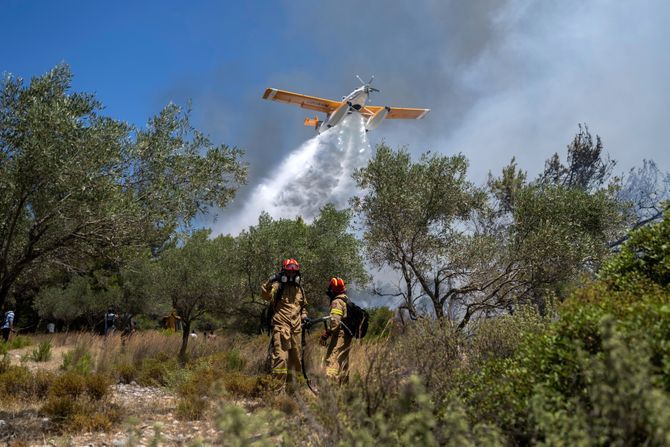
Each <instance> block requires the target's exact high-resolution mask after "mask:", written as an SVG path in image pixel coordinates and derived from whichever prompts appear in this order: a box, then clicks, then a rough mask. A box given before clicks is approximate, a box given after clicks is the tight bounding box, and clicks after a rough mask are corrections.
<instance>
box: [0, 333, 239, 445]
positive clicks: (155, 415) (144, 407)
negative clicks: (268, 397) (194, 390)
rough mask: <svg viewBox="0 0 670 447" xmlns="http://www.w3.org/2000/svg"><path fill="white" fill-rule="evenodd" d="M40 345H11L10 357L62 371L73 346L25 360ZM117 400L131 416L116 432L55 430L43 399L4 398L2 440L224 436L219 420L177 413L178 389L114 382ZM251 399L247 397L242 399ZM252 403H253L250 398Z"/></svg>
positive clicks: (95, 441) (159, 441)
mask: <svg viewBox="0 0 670 447" xmlns="http://www.w3.org/2000/svg"><path fill="white" fill-rule="evenodd" d="M33 349H35V346H34V345H33V346H29V347H26V348H22V349H16V350H12V351H10V362H11V364H14V365H24V366H26V367H28V368H29V369H30V370H31V371H35V370H38V369H43V370H50V371H56V370H58V368H59V367H60V365H61V364H62V362H63V354H64V353H66V352H68V350H70V349H72V347H71V346H54V347H53V348H52V353H53V355H52V359H51V360H50V361H48V362H39V363H37V362H33V361H23V362H22V361H21V358H22V357H24V356H25V355H26V354H30V353H31V352H32V350H33ZM111 401H112V402H113V403H118V404H121V405H122V406H123V408H124V411H125V414H126V417H125V421H124V422H123V423H122V425H121V426H119V427H117V428H116V429H115V430H112V431H111V432H97V433H78V434H61V435H53V434H49V433H53V430H51V429H52V423H51V421H50V420H49V418H46V417H43V416H41V415H40V414H39V413H38V409H39V406H40V402H35V403H31V404H19V403H15V404H11V405H10V404H7V403H6V402H5V403H0V446H96V447H98V446H114V447H120V446H129V445H133V446H149V445H160V446H173V445H174V446H191V445H215V439H216V437H217V436H218V433H217V431H216V430H215V426H214V422H213V421H211V420H207V419H206V420H203V421H182V420H178V419H177V417H176V415H175V414H176V405H177V398H176V396H175V394H174V393H172V392H170V391H168V390H166V389H164V388H157V387H146V386H140V385H137V384H136V383H134V382H133V383H131V384H116V385H113V386H112V390H111ZM239 404H245V403H239ZM246 404H249V403H246Z"/></svg>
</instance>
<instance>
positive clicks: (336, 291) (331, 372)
mask: <svg viewBox="0 0 670 447" xmlns="http://www.w3.org/2000/svg"><path fill="white" fill-rule="evenodd" d="M346 293H347V289H346V287H345V286H344V280H343V279H342V278H332V279H331V280H330V284H329V285H328V290H327V292H326V294H327V295H328V297H329V298H330V320H328V329H326V330H325V331H324V333H323V335H321V339H320V342H321V345H322V346H328V350H327V351H326V360H325V364H326V377H328V378H329V379H331V380H332V381H334V382H338V383H346V382H347V381H348V379H349V351H350V350H351V340H352V339H353V333H352V332H351V329H352V328H346V327H345V326H344V323H342V320H343V319H345V318H347V301H348V300H349V298H347V295H346ZM329 337H330V343H329V342H328V338H329Z"/></svg>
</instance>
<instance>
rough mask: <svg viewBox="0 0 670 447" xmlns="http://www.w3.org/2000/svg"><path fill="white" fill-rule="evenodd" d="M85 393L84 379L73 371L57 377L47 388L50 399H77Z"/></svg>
mask: <svg viewBox="0 0 670 447" xmlns="http://www.w3.org/2000/svg"><path fill="white" fill-rule="evenodd" d="M85 391H86V377H85V376H84V375H82V374H79V373H78V372H75V371H68V372H66V373H63V374H61V375H59V376H57V377H56V378H55V379H54V381H53V383H52V384H51V387H50V388H49V396H50V397H70V398H72V399H77V398H78V397H79V396H81V395H82V394H84V392H85Z"/></svg>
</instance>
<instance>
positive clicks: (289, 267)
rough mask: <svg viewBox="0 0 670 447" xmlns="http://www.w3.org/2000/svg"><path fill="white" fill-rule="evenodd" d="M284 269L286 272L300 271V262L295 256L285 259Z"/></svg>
mask: <svg viewBox="0 0 670 447" xmlns="http://www.w3.org/2000/svg"><path fill="white" fill-rule="evenodd" d="M282 270H283V271H285V272H299V271H300V264H298V261H296V260H295V259H293V258H291V259H284V262H283V263H282Z"/></svg>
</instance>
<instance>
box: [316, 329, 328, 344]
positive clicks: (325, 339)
mask: <svg viewBox="0 0 670 447" xmlns="http://www.w3.org/2000/svg"><path fill="white" fill-rule="evenodd" d="M328 337H330V334H329V333H328V331H323V334H321V337H319V344H320V345H321V346H328Z"/></svg>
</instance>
